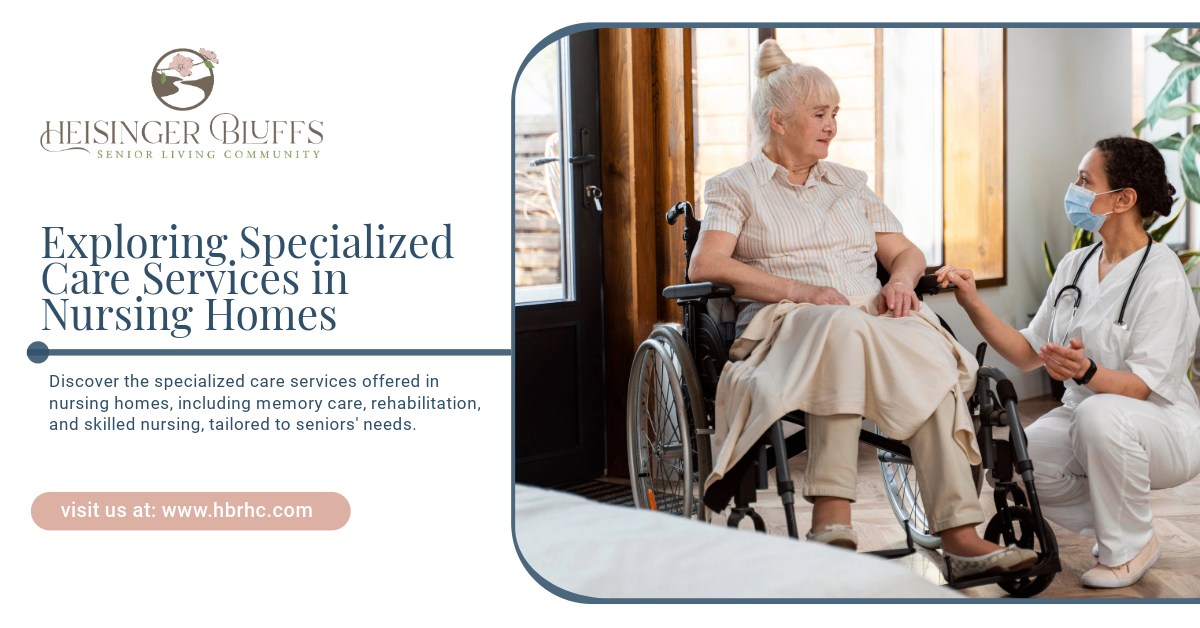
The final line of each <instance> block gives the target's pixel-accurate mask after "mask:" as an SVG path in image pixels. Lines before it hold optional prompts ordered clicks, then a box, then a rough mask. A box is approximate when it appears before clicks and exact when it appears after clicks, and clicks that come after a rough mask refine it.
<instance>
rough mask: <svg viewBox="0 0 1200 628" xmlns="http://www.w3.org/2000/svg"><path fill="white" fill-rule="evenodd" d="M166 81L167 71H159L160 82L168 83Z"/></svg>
mask: <svg viewBox="0 0 1200 628" xmlns="http://www.w3.org/2000/svg"><path fill="white" fill-rule="evenodd" d="M166 82H167V75H166V73H164V72H159V73H158V83H159V84H160V85H161V84H163V83H166Z"/></svg>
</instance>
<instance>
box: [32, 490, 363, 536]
mask: <svg viewBox="0 0 1200 628" xmlns="http://www.w3.org/2000/svg"><path fill="white" fill-rule="evenodd" d="M30 514H31V515H32V516H33V522H34V523H36V524H37V525H38V527H39V528H42V529H43V530H337V529H338V528H341V527H342V526H344V525H346V522H347V521H349V520H350V502H348V501H346V498H345V497H343V496H342V495H341V494H339V493H42V494H41V495H38V496H37V499H35V500H33V506H32V507H31V508H30Z"/></svg>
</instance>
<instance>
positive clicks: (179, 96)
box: [150, 48, 220, 111]
mask: <svg viewBox="0 0 1200 628" xmlns="http://www.w3.org/2000/svg"><path fill="white" fill-rule="evenodd" d="M217 63H220V62H219V61H217V53H215V52H213V51H211V50H205V49H203V48H201V49H200V50H199V52H197V51H195V50H191V49H188V48H177V49H175V50H171V51H169V52H167V53H166V54H164V55H163V56H161V57H159V59H158V62H157V63H155V64H154V72H153V73H152V74H151V75H150V83H151V85H152V86H153V87H154V96H155V97H156V98H158V102H161V103H162V104H164V105H166V106H168V107H170V108H171V109H174V110H176V111H190V110H192V109H195V108H196V107H199V106H200V105H203V104H204V101H206V100H208V97H209V96H210V95H211V94H212V90H213V81H214V78H215V77H214V71H213V66H214V65H216V64H217Z"/></svg>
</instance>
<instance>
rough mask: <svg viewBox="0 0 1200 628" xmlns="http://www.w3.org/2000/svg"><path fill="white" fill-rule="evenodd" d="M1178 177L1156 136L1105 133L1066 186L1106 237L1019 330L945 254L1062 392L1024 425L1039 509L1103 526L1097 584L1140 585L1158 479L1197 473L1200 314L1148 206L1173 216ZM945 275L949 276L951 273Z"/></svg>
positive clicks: (984, 325) (991, 317) (959, 278)
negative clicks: (1169, 172) (1154, 230)
mask: <svg viewBox="0 0 1200 628" xmlns="http://www.w3.org/2000/svg"><path fill="white" fill-rule="evenodd" d="M1174 193H1175V189H1174V188H1173V187H1172V186H1171V184H1170V183H1168V182H1167V176H1166V169H1165V164H1164V163H1163V158H1162V156H1161V155H1160V154H1159V152H1158V149H1156V148H1155V147H1154V146H1153V145H1151V144H1149V143H1148V142H1145V141H1142V140H1139V139H1135V138H1129V137H1113V138H1109V139H1104V140H1100V141H1099V142H1097V143H1096V146H1095V148H1093V149H1092V150H1090V151H1088V153H1087V154H1086V155H1084V157H1083V162H1082V163H1080V165H1079V177H1078V179H1077V180H1076V181H1075V183H1074V184H1073V185H1072V186H1070V187H1069V188H1068V189H1067V196H1066V199H1065V206H1066V210H1067V217H1068V218H1069V219H1070V220H1071V222H1072V223H1073V224H1074V225H1075V226H1077V227H1080V228H1083V229H1087V230H1088V231H1092V232H1094V233H1098V234H1099V235H1100V237H1101V239H1102V242H1100V243H1098V244H1095V245H1093V246H1089V247H1085V248H1082V249H1079V250H1076V251H1072V252H1070V253H1068V254H1067V255H1066V256H1065V257H1064V258H1063V260H1062V262H1061V263H1059V265H1058V270H1057V271H1056V272H1055V274H1054V280H1053V281H1052V282H1051V283H1050V288H1049V290H1047V291H1046V298H1045V300H1044V301H1042V305H1041V307H1040V308H1039V309H1038V312H1037V315H1036V316H1034V318H1033V320H1032V321H1031V322H1030V323H1029V327H1028V328H1026V329H1023V330H1021V331H1016V330H1014V329H1013V328H1011V327H1009V326H1008V325H1005V324H1004V323H1003V322H1002V321H1001V320H1000V319H999V318H998V317H997V316H996V314H995V313H994V312H992V311H991V310H990V309H989V308H988V306H987V305H985V304H984V303H983V302H982V301H981V300H980V299H979V295H978V294H977V293H976V291H975V280H974V278H973V276H972V273H971V271H970V270H967V269H963V268H955V267H953V266H947V267H945V268H942V269H941V270H939V271H938V278H939V280H941V281H943V282H948V283H952V284H954V285H955V286H956V287H957V288H958V290H957V291H956V296H957V298H958V302H959V304H961V305H962V306H963V308H964V309H966V310H967V313H968V314H969V315H970V316H971V321H972V322H973V323H974V324H975V327H976V328H978V329H979V331H980V332H981V333H982V334H983V337H984V338H985V339H986V340H987V341H988V343H990V344H991V346H992V347H993V348H994V349H995V350H996V351H998V352H999V353H1000V355H1001V356H1003V357H1004V359H1006V360H1008V361H1009V362H1011V363H1012V364H1014V365H1016V366H1017V367H1019V368H1021V369H1024V370H1026V371H1030V370H1033V369H1035V368H1038V367H1040V366H1045V367H1046V370H1047V372H1049V373H1050V376H1051V377H1053V378H1054V379H1057V380H1060V381H1063V382H1064V383H1065V384H1066V389H1067V392H1066V395H1065V396H1064V397H1063V405H1062V406H1061V407H1059V408H1055V409H1054V410H1051V411H1050V412H1047V413H1046V414H1045V415H1044V416H1042V417H1041V418H1039V419H1038V420H1037V421H1036V422H1034V423H1033V425H1031V426H1030V427H1029V428H1028V429H1027V430H1026V433H1027V436H1028V439H1029V455H1030V457H1031V458H1032V459H1033V465H1034V478H1035V481H1036V483H1037V487H1038V496H1039V498H1040V500H1041V504H1042V511H1043V513H1044V514H1045V515H1046V517H1047V518H1048V519H1050V520H1051V521H1053V522H1055V523H1057V524H1059V525H1061V526H1063V527H1064V528H1067V529H1069V530H1071V531H1073V532H1076V533H1079V534H1093V533H1094V534H1095V535H1096V538H1097V541H1098V542H1097V547H1096V549H1095V550H1094V553H1096V555H1097V558H1098V559H1099V562H1098V563H1097V564H1096V566H1095V567H1093V568H1092V569H1091V570H1089V571H1087V572H1086V573H1084V574H1083V579H1082V584H1083V586H1086V587H1101V588H1117V587H1124V586H1129V585H1131V584H1133V583H1135V582H1137V581H1138V580H1139V579H1141V577H1142V575H1143V574H1145V572H1146V570H1147V569H1149V568H1150V566H1151V565H1153V564H1154V562H1155V561H1156V560H1158V556H1159V545H1158V541H1157V539H1155V536H1154V527H1153V523H1152V522H1153V515H1152V514H1151V512H1150V491H1151V489H1163V488H1171V487H1174V486H1179V485H1180V484H1183V483H1185V482H1188V481H1189V480H1191V479H1192V478H1194V477H1196V475H1197V474H1200V405H1198V404H1197V400H1196V393H1195V390H1194V389H1193V388H1192V384H1191V382H1190V381H1189V380H1188V377H1187V370H1188V366H1189V364H1190V362H1191V360H1192V354H1193V351H1194V349H1195V345H1196V331H1197V328H1198V327H1200V315H1197V312H1196V301H1195V298H1194V297H1193V296H1192V291H1191V286H1190V283H1189V282H1188V279H1187V276H1186V275H1185V274H1184V272H1183V267H1182V265H1181V264H1180V263H1179V259H1178V258H1177V257H1176V255H1175V253H1174V252H1172V251H1171V249H1170V248H1168V247H1167V246H1165V245H1163V244H1156V243H1154V242H1153V241H1151V239H1150V237H1149V235H1148V234H1147V233H1146V232H1145V230H1144V229H1143V219H1148V218H1150V217H1152V216H1154V215H1155V214H1162V215H1164V216H1166V215H1168V214H1169V213H1170V211H1171V205H1172V200H1171V195H1172V194H1174ZM943 285H945V284H943Z"/></svg>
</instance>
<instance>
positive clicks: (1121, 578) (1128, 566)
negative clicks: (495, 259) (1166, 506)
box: [1081, 536, 1162, 589]
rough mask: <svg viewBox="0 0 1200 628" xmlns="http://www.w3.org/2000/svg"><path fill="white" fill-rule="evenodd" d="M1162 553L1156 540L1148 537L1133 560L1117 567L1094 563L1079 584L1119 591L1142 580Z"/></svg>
mask: <svg viewBox="0 0 1200 628" xmlns="http://www.w3.org/2000/svg"><path fill="white" fill-rule="evenodd" d="M1161 554H1162V551H1161V550H1160V549H1159V547H1158V538H1157V537H1153V536H1152V537H1150V542H1149V543H1147V544H1146V547H1143V548H1142V551H1140V552H1138V555H1137V556H1134V557H1133V560H1131V561H1129V562H1127V563H1125V564H1124V565H1120V566H1117V567H1109V566H1107V565H1101V564H1100V563H1096V566H1095V567H1092V568H1091V569H1089V570H1088V571H1087V572H1086V573H1084V574H1083V578H1082V579H1081V582H1082V584H1083V586H1085V587H1092V588H1094V589H1119V588H1121V587H1127V586H1129V585H1131V584H1134V583H1136V582H1137V581H1138V580H1141V579H1142V576H1144V575H1145V574H1146V570H1148V569H1150V567H1151V566H1153V565H1154V563H1155V562H1157V561H1158V557H1159V556H1160V555H1161Z"/></svg>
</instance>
